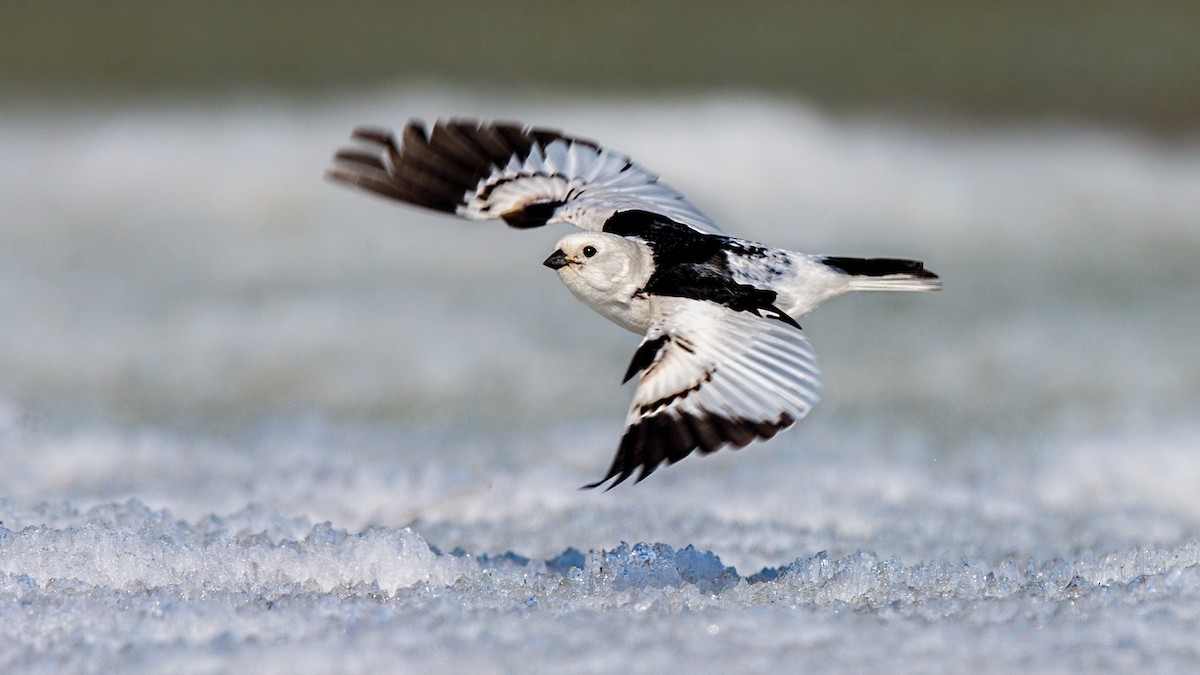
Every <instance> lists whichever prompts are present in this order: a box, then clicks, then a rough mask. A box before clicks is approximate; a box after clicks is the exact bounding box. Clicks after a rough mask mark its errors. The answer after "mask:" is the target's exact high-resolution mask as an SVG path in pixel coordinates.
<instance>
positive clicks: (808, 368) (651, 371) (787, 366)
mask: <svg viewBox="0 0 1200 675" xmlns="http://www.w3.org/2000/svg"><path fill="white" fill-rule="evenodd" d="M651 302H652V303H653V307H652V310H651V311H652V312H653V314H654V319H653V322H652V324H651V326H650V329H649V330H648V331H647V332H646V337H645V339H644V340H643V341H642V344H641V345H640V346H639V347H638V349H637V351H636V352H635V353H634V355H633V360H632V361H631V362H630V364H629V371H628V372H627V373H626V375H625V379H626V381H628V380H629V378H631V377H633V375H635V374H637V373H639V372H640V373H641V378H640V379H639V380H638V386H637V390H636V391H635V392H634V395H633V405H632V406H631V407H630V410H629V415H628V417H627V418H626V420H625V434H624V436H623V437H622V438H621V445H620V447H619V448H618V449H617V456H616V458H615V459H614V460H613V463H612V466H611V467H610V468H609V470H608V475H606V476H605V477H604V478H603V479H601V480H599V481H597V482H596V483H593V484H591V485H588V486H587V487H597V486H599V485H602V484H603V483H605V482H607V481H608V480H610V479H613V478H615V479H616V480H615V481H613V483H612V485H609V488H612V487H613V486H615V485H617V484H619V483H621V482H622V481H624V480H625V479H627V478H629V477H630V476H631V475H633V473H634V472H635V471H637V470H639V469H640V471H641V473H640V474H639V475H638V477H637V480H639V481H640V480H642V479H643V478H645V477H646V476H649V475H650V474H651V473H653V472H654V470H655V469H657V468H658V466H659V465H660V464H662V463H663V462H664V461H665V462H668V463H671V464H674V463H675V462H678V461H679V460H681V459H683V458H684V457H687V456H688V455H689V454H691V453H692V451H693V450H699V451H700V452H701V453H704V454H708V453H711V452H716V451H717V450H718V449H719V448H721V447H723V446H725V445H733V446H734V447H735V448H740V447H743V446H745V445H746V444H747V443H750V442H751V441H754V440H758V439H764V440H765V439H768V438H771V437H772V436H774V435H775V434H776V433H777V432H778V431H779V430H781V429H785V428H787V427H789V426H791V425H792V424H793V423H795V422H796V421H797V420H799V419H800V418H802V417H804V416H805V415H806V414H808V411H809V410H810V409H812V407H813V405H815V404H816V402H817V399H818V398H820V390H821V374H820V371H819V369H818V367H817V360H816V356H815V355H814V354H813V350H812V345H810V344H809V342H808V340H807V339H806V338H805V337H804V332H803V331H802V330H800V328H799V327H797V326H795V325H794V324H790V323H786V322H784V321H781V320H779V319H775V318H769V317H764V316H758V315H756V314H754V313H752V312H747V311H736V310H733V309H730V308H728V307H726V306H723V305H720V304H717V303H714V302H709V301H707V300H692V299H687V298H675V297H655V298H652V300H651Z"/></svg>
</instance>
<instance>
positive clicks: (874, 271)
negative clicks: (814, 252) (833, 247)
mask: <svg viewBox="0 0 1200 675" xmlns="http://www.w3.org/2000/svg"><path fill="white" fill-rule="evenodd" d="M822 262H824V263H825V264H826V265H828V266H830V267H832V268H834V269H836V270H838V271H839V272H842V273H844V274H848V275H850V276H851V277H852V279H851V280H850V288H851V289H853V290H856V291H936V290H938V289H940V288H941V287H942V281H941V279H939V278H938V275H936V274H934V273H933V272H930V271H929V270H927V269H925V263H923V262H921V261H920V260H904V259H901V258H842V257H837V256H827V257H825V258H822Z"/></svg>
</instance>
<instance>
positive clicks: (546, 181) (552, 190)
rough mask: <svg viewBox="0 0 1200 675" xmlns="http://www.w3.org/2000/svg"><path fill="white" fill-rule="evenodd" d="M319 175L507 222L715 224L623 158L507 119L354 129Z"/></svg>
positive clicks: (709, 229) (708, 229)
mask: <svg viewBox="0 0 1200 675" xmlns="http://www.w3.org/2000/svg"><path fill="white" fill-rule="evenodd" d="M354 138H355V139H356V140H357V141H359V142H360V143H361V144H363V147H350V148H345V149H343V150H341V151H340V152H338V153H337V155H336V156H335V158H334V167H333V168H332V169H330V170H329V172H328V173H327V175H328V176H329V177H330V178H331V179H333V180H336V181H338V182H342V183H346V184H349V185H354V186H356V187H359V188H362V189H366V190H369V191H372V192H375V193H377V194H381V195H383V196H386V197H391V198H392V199H397V200H399V201H403V202H407V203H410V204H415V205H417V206H424V207H427V208H432V209H436V210H439V211H445V212H449V213H454V214H456V215H458V216H461V217H463V218H467V219H470V220H494V219H503V220H504V221H505V222H507V223H508V224H509V225H512V226H514V227H537V226H540V225H545V224H546V223H548V222H549V223H568V224H571V225H574V226H576V227H579V228H582V229H585V230H600V229H602V228H603V227H604V221H606V220H607V219H608V217H609V216H611V215H612V214H613V213H614V212H616V211H624V210H633V209H637V210H642V211H650V212H654V213H660V214H662V215H664V216H667V217H669V218H671V219H673V220H676V221H678V222H681V223H684V224H685V225H688V226H689V227H692V228H694V229H696V230H697V231H700V232H705V233H713V234H717V233H720V229H719V228H717V226H716V225H715V224H714V223H713V222H712V221H711V220H709V219H708V217H707V216H705V215H704V214H703V213H701V212H700V211H699V210H698V209H696V207H695V206H692V205H691V204H690V203H689V202H688V201H687V200H686V199H685V198H684V196H683V195H682V194H680V193H679V192H678V191H676V190H675V189H673V188H671V187H670V186H668V185H665V184H663V183H660V182H658V176H657V175H656V174H654V173H651V172H650V171H647V170H646V169H644V168H642V167H640V166H638V165H637V164H634V163H633V162H632V161H631V160H630V159H629V158H628V157H626V156H625V155H623V154H621V153H618V152H615V151H612V150H608V149H606V148H602V147H600V146H599V145H598V144H596V143H593V142H591V141H586V140H582V139H578V138H571V137H568V136H564V135H562V134H561V133H559V132H557V131H552V130H549V129H539V128H533V127H521V126H519V125H515V124H508V123H494V122H476V121H472V120H441V121H438V122H437V123H436V124H434V126H433V129H432V131H430V132H428V133H427V132H426V130H425V126H424V124H422V123H421V122H418V121H411V122H409V123H408V125H407V126H406V127H405V129H404V133H403V142H397V141H396V139H395V138H394V137H393V136H392V135H391V133H390V132H388V131H385V130H380V129H373V128H360V129H356V130H355V132H354Z"/></svg>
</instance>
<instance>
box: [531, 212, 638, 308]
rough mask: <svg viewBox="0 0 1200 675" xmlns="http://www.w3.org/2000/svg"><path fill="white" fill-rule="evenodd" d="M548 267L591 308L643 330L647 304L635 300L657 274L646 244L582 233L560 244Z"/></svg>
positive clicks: (616, 237) (610, 236)
mask: <svg viewBox="0 0 1200 675" xmlns="http://www.w3.org/2000/svg"><path fill="white" fill-rule="evenodd" d="M544 264H545V265H546V266H547V267H550V268H552V269H554V270H555V271H557V272H558V276H559V278H561V279H562V281H563V283H564V284H566V286H567V288H568V289H570V290H571V293H572V294H574V295H575V297H577V298H579V299H580V300H582V301H583V302H584V303H585V304H587V305H588V306H589V307H591V308H592V309H594V310H596V311H597V312H599V313H600V314H602V315H603V316H606V317H608V318H609V319H611V320H612V321H615V322H616V323H617V324H619V325H621V326H624V327H625V328H628V329H630V330H634V331H635V332H636V331H637V330H640V326H641V323H642V319H641V318H639V316H638V314H639V312H640V311H641V308H640V305H641V304H643V303H644V301H643V303H639V302H637V301H636V299H635V298H634V297H633V296H634V293H636V292H637V291H638V290H640V289H641V288H643V287H644V286H645V285H646V282H647V281H649V280H650V273H651V272H652V271H653V256H652V254H651V253H650V249H649V247H647V246H646V245H645V244H643V243H641V242H637V241H632V240H629V239H626V238H624V237H621V236H618V235H615V234H606V233H604V232H578V233H575V234H569V235H567V236H565V237H563V238H562V239H561V240H559V242H558V250H557V251H555V252H554V253H553V254H552V255H551V256H550V257H549V258H547V259H546V262H545V263H544ZM634 305H638V306H634Z"/></svg>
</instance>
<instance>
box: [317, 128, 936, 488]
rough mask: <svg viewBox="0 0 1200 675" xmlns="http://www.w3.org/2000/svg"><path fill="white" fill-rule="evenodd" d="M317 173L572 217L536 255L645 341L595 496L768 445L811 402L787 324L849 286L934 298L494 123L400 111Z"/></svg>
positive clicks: (604, 160)
mask: <svg viewBox="0 0 1200 675" xmlns="http://www.w3.org/2000/svg"><path fill="white" fill-rule="evenodd" d="M352 138H353V139H354V141H355V143H354V145H351V146H348V147H346V148H343V149H342V150H340V151H339V152H338V153H337V154H336V155H335V156H334V163H333V167H332V168H330V169H329V170H328V172H327V173H326V175H327V177H328V178H330V179H332V180H334V181H336V182H339V183H344V184H347V185H351V186H354V187H357V188H361V189H364V190H367V191H369V192H373V193H375V194H377V195H382V196H384V197H389V198H391V199H395V200H398V201H401V202H405V203H408V204H413V205H416V206H421V207H425V208H428V209H433V210H435V211H442V212H445V213H450V214H454V215H456V216H459V217H461V218H466V219H469V220H497V219H498V220H502V221H504V222H505V223H507V224H508V225H510V226H511V227H514V228H521V229H526V228H534V227H540V226H543V225H547V224H554V223H565V224H568V225H574V226H575V227H577V228H579V229H580V230H582V231H581V232H577V233H573V234H569V235H567V236H566V237H563V238H562V239H561V240H560V241H559V242H558V246H557V249H556V250H555V251H554V253H552V254H551V255H550V257H548V258H546V260H545V261H544V263H543V264H544V265H546V266H547V267H549V268H551V269H553V270H555V271H556V272H557V273H558V275H559V277H560V278H561V279H562V281H563V283H564V284H565V285H566V286H567V288H568V289H570V291H571V293H572V294H574V295H575V296H576V297H577V298H578V299H579V300H580V301H582V302H583V303H584V304H586V305H587V306H589V307H591V308H592V309H593V310H595V311H596V312H598V313H600V314H601V315H603V316H604V317H606V318H608V319H609V320H611V321H613V322H614V323H616V324H617V325H619V326H621V327H623V328H626V329H628V330H630V331H633V332H634V333H637V334H638V335H641V336H643V339H642V342H641V344H640V345H639V346H638V348H637V350H636V351H635V352H634V354H633V359H632V360H631V361H630V363H629V367H628V369H627V370H626V372H625V379H624V381H625V382H628V381H629V380H630V379H632V378H633V377H635V376H637V377H638V383H637V387H636V389H635V390H634V394H633V403H632V405H631V406H630V409H629V413H628V415H627V417H626V420H625V431H624V434H623V436H622V437H621V442H620V445H619V446H618V448H617V454H616V457H615V458H614V459H613V462H612V466H611V467H610V468H609V470H608V473H607V474H606V475H605V476H604V478H602V479H600V480H599V481H597V482H595V483H592V484H590V485H587V486H585V487H589V488H593V487H598V486H600V485H603V484H605V483H608V482H609V481H612V482H611V483H610V484H609V485H608V489H611V488H612V487H614V486H616V485H617V484H619V483H621V482H623V481H625V480H626V479H628V478H629V477H631V476H632V475H633V474H634V473H635V472H637V474H638V475H637V478H636V480H635V482H637V481H641V480H642V479H644V478H646V477H647V476H649V475H650V474H651V473H653V472H654V471H655V469H657V468H658V467H659V466H660V465H661V464H662V463H663V462H667V463H670V464H674V463H675V462H678V461H679V460H681V459H683V458H684V457H687V456H688V455H689V454H691V453H692V452H693V451H699V452H700V453H702V454H708V453H712V452H716V451H717V450H718V449H720V448H722V447H724V446H726V445H732V446H733V447H735V448H741V447H744V446H745V445H746V444H748V443H750V442H752V441H755V440H766V439H769V438H771V437H773V436H774V435H775V434H776V433H778V432H779V431H780V430H781V429H785V428H787V427H789V426H791V425H792V424H794V423H795V422H796V421H797V420H799V419H800V418H802V417H804V416H805V415H806V414H807V413H808V411H809V410H810V409H812V407H813V405H814V404H816V402H817V399H818V398H819V395H820V389H821V376H820V371H819V369H818V367H817V361H816V356H815V354H814V353H813V350H812V346H811V345H810V344H809V342H808V340H807V339H806V338H805V336H804V332H803V331H802V330H801V328H800V325H799V323H797V319H799V318H800V317H802V316H804V315H805V314H807V313H808V312H810V311H811V310H812V309H813V308H815V307H816V306H817V305H819V304H821V303H822V302H824V301H826V300H829V299H830V298H833V297H836V296H839V295H842V294H845V293H848V292H850V291H865V290H872V291H935V290H938V289H939V288H941V282H940V280H939V279H938V276H937V275H936V274H934V273H933V272H930V271H928V270H926V269H925V267H924V264H923V263H921V262H920V261H916V260H902V259H895V258H847V257H838V256H825V255H812V254H808V253H798V252H795V251H788V250H784V249H780V248H775V247H772V246H768V245H765V244H759V243H756V242H753V241H748V240H745V239H737V238H733V237H729V236H726V235H725V234H723V233H722V232H721V230H720V229H719V228H718V227H717V226H716V225H715V224H714V223H713V222H712V221H711V220H709V219H708V218H707V217H706V216H705V215H704V214H702V213H701V212H700V211H699V210H697V209H696V207H694V206H692V204H691V203H690V202H688V201H687V199H685V198H684V196H683V195H682V194H680V193H679V192H677V191H676V190H675V189H673V188H671V187H669V186H667V185H666V184H664V183H661V182H659V180H658V176H657V175H655V174H654V173H651V172H650V171H647V170H646V169H645V168H643V167H641V166H640V165H638V164H635V163H634V162H633V161H632V160H630V159H629V158H628V157H627V156H625V155H623V154H621V153H618V152H615V151H613V150H610V149H608V148H605V147H602V146H600V145H598V144H597V143H594V142H592V141H588V140H584V139H581V138H575V137H572V136H568V135H564V134H562V133H560V132H558V131H552V130H549V129H541V128H536V127H527V126H522V125H519V124H515V123H507V122H480V121H474V120H461V119H452V120H440V121H438V122H436V123H435V124H434V125H433V128H432V129H428V128H427V127H426V126H425V124H424V123H423V122H421V121H418V120H411V121H409V122H408V124H407V125H406V126H405V127H404V131H403V133H402V134H401V135H400V138H399V140H397V139H396V138H395V137H394V136H393V134H392V133H391V132H390V131H388V130H385V129H381V128H375V127H360V128H357V129H355V130H354V132H353V134H352Z"/></svg>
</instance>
